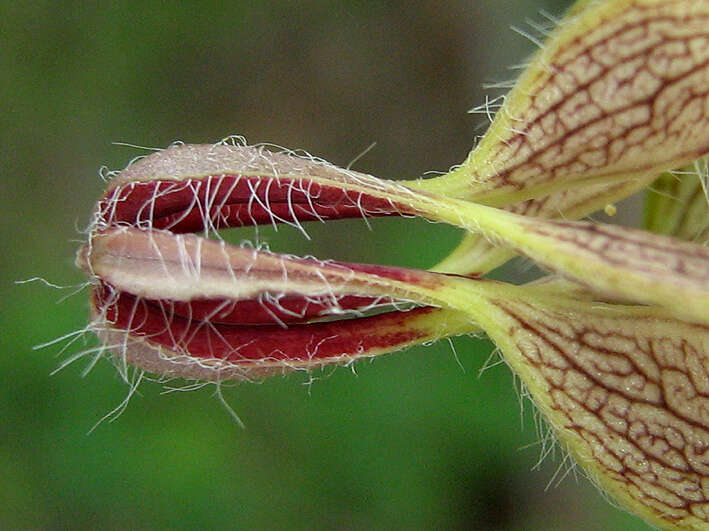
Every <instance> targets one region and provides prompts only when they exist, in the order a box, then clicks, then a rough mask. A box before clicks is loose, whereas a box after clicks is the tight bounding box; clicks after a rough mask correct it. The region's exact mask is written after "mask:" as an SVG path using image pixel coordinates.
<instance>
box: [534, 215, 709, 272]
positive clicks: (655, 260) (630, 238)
mask: <svg viewBox="0 0 709 531" xmlns="http://www.w3.org/2000/svg"><path fill="white" fill-rule="evenodd" d="M525 225H526V226H527V227H528V230H529V231H530V232H533V233H537V234H541V235H544V236H548V237H552V238H553V239H554V241H555V243H556V245H558V246H570V247H573V248H574V249H575V250H577V252H578V254H579V259H580V260H581V259H583V258H582V257H583V256H584V255H587V256H592V257H593V259H594V260H602V261H605V262H608V263H611V264H613V265H616V266H620V267H627V268H628V269H631V270H633V271H643V272H646V273H648V274H656V275H657V276H658V277H661V278H662V279H663V280H664V281H665V282H666V281H668V280H669V278H670V275H668V273H675V275H673V276H672V277H671V278H674V279H676V280H677V282H678V283H682V281H683V280H684V281H685V282H689V283H690V285H693V284H694V283H696V282H700V283H708V282H709V270H707V268H706V264H707V262H708V261H709V248H707V247H702V246H698V245H693V244H685V243H680V242H677V241H676V240H670V239H667V238H665V237H662V236H651V235H648V234H647V233H646V232H643V231H633V230H630V229H627V228H622V227H618V228H616V227H614V226H613V225H591V224H587V223H577V222H573V221H553V222H546V223H545V224H544V225H541V224H538V223H535V222H534V221H533V220H529V221H525Z"/></svg>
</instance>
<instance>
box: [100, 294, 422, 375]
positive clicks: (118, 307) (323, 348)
mask: <svg viewBox="0 0 709 531" xmlns="http://www.w3.org/2000/svg"><path fill="white" fill-rule="evenodd" d="M92 296H93V297H94V303H95V305H96V308H98V309H99V311H101V312H102V313H103V314H104V316H105V318H106V319H107V320H108V322H110V323H111V328H113V329H119V330H127V331H130V334H131V336H133V337H136V336H143V337H145V338H146V340H148V341H150V343H151V344H153V345H156V346H157V345H160V346H163V347H165V348H167V349H169V350H170V351H173V352H177V353H179V354H183V355H188V356H190V357H193V358H201V359H214V358H219V359H224V360H228V361H231V362H240V361H241V362H245V363H246V362H252V361H259V360H274V361H275V360H283V361H298V360H306V361H308V360H325V359H327V358H331V357H338V356H342V355H356V354H357V353H359V352H366V351H369V350H372V349H376V348H391V349H395V348H397V346H399V345H404V344H406V343H408V342H412V341H415V340H416V339H418V338H422V337H425V336H426V333H425V332H423V331H420V330H411V329H410V328H409V329H407V328H406V327H404V326H398V325H401V324H402V323H404V322H405V321H406V320H407V319H408V318H410V317H411V316H414V315H423V314H426V313H429V312H431V311H433V310H434V308H430V307H426V308H417V309H414V310H411V311H410V312H399V311H394V312H388V313H383V314H379V315H375V316H372V317H363V318H359V319H348V320H341V321H330V322H324V323H308V324H294V325H290V326H289V327H288V328H283V327H280V326H278V325H231V324H223V323H214V322H211V321H210V322H206V321H197V320H190V319H187V318H185V317H182V316H179V315H169V314H165V313H163V312H162V311H161V310H160V309H159V308H158V307H156V306H154V305H151V304H149V303H148V302H146V301H145V300H143V299H140V298H137V297H135V296H133V295H130V294H126V293H118V294H115V293H113V292H112V290H111V289H110V288H107V287H105V286H104V287H103V288H102V287H96V288H94V290H93V293H92Z"/></svg>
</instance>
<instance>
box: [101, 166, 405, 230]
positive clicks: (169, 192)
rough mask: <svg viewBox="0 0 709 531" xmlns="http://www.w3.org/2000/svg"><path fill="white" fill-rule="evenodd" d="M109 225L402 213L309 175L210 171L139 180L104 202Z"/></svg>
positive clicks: (184, 226)
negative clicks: (196, 176) (179, 178)
mask: <svg viewBox="0 0 709 531" xmlns="http://www.w3.org/2000/svg"><path fill="white" fill-rule="evenodd" d="M99 210H100V215H101V218H102V219H101V221H103V222H105V223H107V224H116V223H119V224H129V225H136V226H140V225H145V224H146V223H149V224H150V226H151V227H154V228H157V229H168V230H170V231H171V232H175V233H184V232H198V231H201V230H203V229H204V228H205V226H204V225H205V221H207V223H209V224H210V226H209V227H207V228H209V229H212V228H213V229H219V228H224V227H240V226H244V225H261V224H269V223H298V222H303V221H314V220H329V219H344V218H356V217H363V216H392V215H399V214H400V213H401V210H400V209H399V208H398V207H397V206H396V205H394V204H392V202H391V201H389V200H387V199H381V198H377V197H373V196H371V195H368V194H365V193H363V192H357V191H352V190H345V189H342V188H338V187H335V186H326V185H321V184H319V183H316V182H313V181H311V180H308V179H287V178H273V177H263V178H261V177H252V176H249V177H244V176H240V175H219V176H208V177H204V178H200V179H187V180H184V181H169V180H163V181H159V180H155V181H150V182H136V183H130V184H126V185H123V186H121V187H119V188H115V189H113V190H112V191H111V192H110V193H109V195H108V196H106V197H104V198H103V199H102V200H101V201H100V203H99Z"/></svg>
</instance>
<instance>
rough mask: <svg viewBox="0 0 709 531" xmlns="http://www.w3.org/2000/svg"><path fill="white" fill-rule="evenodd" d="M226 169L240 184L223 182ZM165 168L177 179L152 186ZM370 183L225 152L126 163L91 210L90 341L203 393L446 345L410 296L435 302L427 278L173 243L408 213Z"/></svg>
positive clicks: (296, 162) (320, 167)
mask: <svg viewBox="0 0 709 531" xmlns="http://www.w3.org/2000/svg"><path fill="white" fill-rule="evenodd" d="M220 157H221V161H220V163H219V165H217V168H219V170H218V171H215V168H214V167H209V166H210V165H213V164H216V163H215V158H220ZM235 158H236V159H237V162H239V163H240V164H242V168H241V170H240V171H234V170H232V169H230V168H232V165H233V164H235V162H234V159H235ZM244 160H246V161H247V162H246V163H244ZM186 161H188V162H189V161H191V162H192V164H193V165H194V164H196V162H195V161H207V163H206V167H201V168H194V167H190V164H187V163H186ZM202 164H204V162H203V163H202ZM175 166H179V167H180V168H182V169H183V170H184V168H187V170H188V171H187V173H186V174H184V175H179V174H178V175H175V174H174V172H172V173H170V174H169V175H170V177H169V178H167V177H165V178H163V177H161V175H162V174H163V173H164V172H166V171H167V169H170V168H174V167H175ZM163 167H164V168H163ZM161 168H163V169H161ZM208 170H209V171H208ZM178 173H179V172H178ZM296 174H297V175H299V176H298V177H294V176H292V175H296ZM303 175H305V176H303ZM380 183H381V182H380V181H378V180H376V179H374V178H371V177H369V176H366V175H362V174H356V173H354V172H346V171H344V170H339V169H337V168H334V167H332V166H329V165H326V164H323V163H319V162H314V161H309V160H303V159H299V158H296V157H292V156H288V155H279V154H271V153H268V152H265V151H263V150H260V149H255V148H243V147H239V148H235V147H233V146H179V147H175V148H170V149H168V150H165V151H164V152H160V153H158V154H155V155H152V156H150V157H147V158H146V159H143V160H141V161H139V162H137V163H135V164H134V165H132V166H130V167H129V168H127V169H126V170H124V171H123V172H122V173H121V174H120V175H119V176H118V177H117V178H116V179H115V180H114V181H112V183H111V184H110V185H109V188H108V190H107V192H106V194H105V195H104V197H103V199H101V200H100V201H99V203H98V208H97V213H96V216H95V223H94V230H93V231H92V238H91V241H90V242H89V244H87V245H86V246H85V247H84V248H83V249H82V251H80V253H79V257H78V260H77V261H78V263H79V265H80V266H81V267H82V268H83V269H84V270H86V271H87V272H88V273H89V274H90V275H92V276H93V277H94V278H95V279H96V284H95V286H94V288H93V293H92V310H93V313H94V316H95V322H96V329H97V332H98V334H99V335H102V336H103V338H104V340H105V341H107V343H109V344H119V347H118V348H119V350H121V354H122V355H123V356H125V358H126V360H127V361H129V362H131V363H133V364H135V365H138V366H140V367H143V368H145V369H148V370H152V371H155V372H159V373H161V374H167V375H174V376H185V377H189V378H202V379H209V380H215V379H224V378H234V377H243V376H255V375H263V374H269V373H271V372H274V371H283V370H287V369H292V368H310V367H314V366H318V365H323V364H326V363H332V362H334V361H337V362H340V363H342V362H346V361H348V360H353V359H356V358H359V357H364V356H372V355H375V354H379V353H383V352H389V351H392V350H398V349H401V348H403V347H406V346H408V345H411V344H415V343H420V342H422V341H426V340H430V339H433V338H435V337H439V336H441V335H445V334H446V333H447V330H445V326H442V325H441V323H440V322H439V321H438V320H436V319H435V318H434V319H430V316H431V314H435V312H437V311H439V310H436V309H435V308H434V307H433V306H434V305H435V302H434V301H433V300H432V299H431V298H430V297H427V296H424V295H422V293H423V292H422V291H421V290H420V289H419V290H418V291H417V287H418V288H422V289H423V290H424V291H425V290H431V289H435V287H436V285H437V284H438V277H437V276H436V275H434V274H431V273H426V272H422V271H416V270H410V269H405V268H398V267H388V266H372V265H363V264H350V263H340V262H334V261H320V260H316V259H312V258H307V259H301V258H295V257H291V256H285V255H276V254H272V253H269V252H264V251H258V250H255V249H252V248H248V249H247V248H238V247H232V246H229V245H227V244H225V243H224V242H223V241H214V240H207V239H203V238H199V237H197V236H195V235H191V234H184V233H190V232H200V231H207V232H209V231H212V230H217V229H222V228H229V227H240V226H245V225H259V224H278V223H288V224H294V225H298V226H299V224H300V223H301V222H305V221H316V220H319V221H326V220H332V219H342V218H352V217H370V216H392V215H401V214H411V213H415V212H414V209H412V208H411V207H407V206H406V205H405V201H401V202H397V201H393V200H392V199H391V198H390V196H391V194H389V197H387V194H385V193H384V191H383V190H382V185H381V184H380ZM392 186H393V187H395V186H396V185H392ZM398 194H399V197H405V192H403V193H402V191H401V190H398ZM377 312H378V313H377ZM129 344H130V345H129Z"/></svg>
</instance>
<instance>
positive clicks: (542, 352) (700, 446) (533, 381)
mask: <svg viewBox="0 0 709 531" xmlns="http://www.w3.org/2000/svg"><path fill="white" fill-rule="evenodd" d="M539 293H540V292H537V294H536V295H534V296H531V295H532V294H531V292H530V291H529V290H528V289H525V288H517V294H516V295H515V294H514V293H513V291H512V290H511V288H509V287H507V288H505V291H504V294H502V293H501V294H500V296H495V295H494V294H492V293H491V292H489V293H488V295H487V296H486V297H485V298H484V299H481V300H476V301H475V302H474V303H473V304H471V308H475V309H476V311H479V312H480V314H479V315H477V317H476V319H477V320H478V321H479V322H480V324H481V325H482V327H483V328H484V329H485V330H486V332H487V333H488V335H489V336H490V337H491V338H492V339H493V340H494V341H495V343H496V344H497V345H498V347H499V348H500V349H501V351H502V353H503V356H504V358H505V360H506V361H507V363H508V364H509V365H510V367H511V368H512V369H513V370H514V371H515V372H516V373H517V374H518V375H519V376H520V377H521V379H522V381H523V383H524V385H525V386H526V387H527V388H528V389H529V391H530V393H531V395H532V398H533V400H534V402H535V403H536V405H537V406H538V407H539V408H540V410H541V411H542V413H543V414H544V416H545V418H546V420H547V421H548V422H549V424H550V425H551V427H552V428H553V429H554V432H555V433H556V435H557V436H558V438H559V439H560V441H561V442H562V444H563V445H564V447H565V448H567V449H568V450H569V451H570V452H571V454H572V455H573V456H574V457H575V459H576V461H577V462H578V463H579V464H580V465H581V466H582V467H583V468H584V469H585V470H586V471H587V473H588V474H589V475H590V477H591V479H592V480H593V481H594V482H597V483H598V484H600V485H601V486H602V487H603V488H604V489H605V490H607V491H608V492H609V493H610V494H612V495H613V497H614V498H616V499H617V500H618V501H619V502H620V503H621V504H622V505H623V506H624V507H625V508H627V509H628V510H630V511H632V512H634V513H635V514H637V515H639V516H641V517H642V518H644V519H645V520H647V521H649V522H650V523H652V524H654V525H657V526H660V527H662V528H672V529H675V528H681V529H706V526H707V523H708V522H709V414H708V412H709V399H708V398H707V396H709V327H707V326H706V324H698V323H692V322H687V321H683V320H678V319H677V318H675V317H674V316H673V315H672V314H668V313H667V312H665V311H663V310H660V309H658V308H649V307H637V306H636V307H632V306H618V305H609V304H602V303H598V302H595V301H584V300H579V299H571V298H565V297H559V296H548V295H547V296H543V295H542V296H540V295H539Z"/></svg>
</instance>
